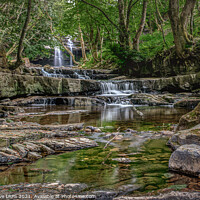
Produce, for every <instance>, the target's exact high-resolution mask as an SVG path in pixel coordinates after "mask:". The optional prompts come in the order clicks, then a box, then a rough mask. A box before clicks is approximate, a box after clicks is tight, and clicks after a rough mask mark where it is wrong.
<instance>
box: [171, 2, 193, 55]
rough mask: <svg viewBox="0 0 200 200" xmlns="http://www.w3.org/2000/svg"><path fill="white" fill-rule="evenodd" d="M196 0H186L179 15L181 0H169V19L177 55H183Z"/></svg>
mask: <svg viewBox="0 0 200 200" xmlns="http://www.w3.org/2000/svg"><path fill="white" fill-rule="evenodd" d="M195 2H196V0H186V3H185V6H184V8H183V11H182V13H181V17H179V0H169V19H170V22H171V28H172V32H173V36H174V43H175V49H176V53H177V55H178V56H179V57H180V58H181V57H183V52H184V50H185V46H186V44H187V43H188V42H189V41H188V33H187V25H188V18H189V16H190V14H191V12H192V11H193V9H194V5H195Z"/></svg>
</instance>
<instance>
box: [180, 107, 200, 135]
mask: <svg viewBox="0 0 200 200" xmlns="http://www.w3.org/2000/svg"><path fill="white" fill-rule="evenodd" d="M199 123H200V103H199V104H198V106H197V107H196V108H195V109H194V110H193V111H191V112H189V113H187V114H185V115H183V116H182V117H181V119H180V121H179V124H178V127H177V131H179V130H184V129H189V128H191V127H193V126H195V125H197V124H199Z"/></svg>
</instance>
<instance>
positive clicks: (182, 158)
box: [169, 144, 200, 176]
mask: <svg viewBox="0 0 200 200" xmlns="http://www.w3.org/2000/svg"><path fill="white" fill-rule="evenodd" d="M169 169H170V170H173V171H178V172H181V173H184V174H188V175H193V176H199V175H200V146H199V145H195V144H189V145H182V146H180V147H179V148H178V149H176V151H174V152H173V153H172V155H171V157H170V159H169Z"/></svg>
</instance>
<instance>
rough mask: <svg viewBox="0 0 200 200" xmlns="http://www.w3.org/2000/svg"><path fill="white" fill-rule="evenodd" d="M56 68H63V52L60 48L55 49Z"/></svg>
mask: <svg viewBox="0 0 200 200" xmlns="http://www.w3.org/2000/svg"><path fill="white" fill-rule="evenodd" d="M54 51H55V53H54V66H55V67H62V66H63V57H62V51H61V50H60V48H59V47H55V48H54Z"/></svg>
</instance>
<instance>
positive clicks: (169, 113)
mask: <svg viewBox="0 0 200 200" xmlns="http://www.w3.org/2000/svg"><path fill="white" fill-rule="evenodd" d="M137 109H139V110H140V111H141V112H143V113H144V117H143V118H141V117H140V116H139V115H138V114H137V113H136V112H135V111H134V110H133V108H132V107H131V106H122V105H107V106H99V107H97V106H87V107H75V108H74V107H67V106H50V107H45V108H43V109H41V108H34V107H32V108H26V112H30V113H37V112H43V113H48V112H53V111H70V112H71V113H68V114H63V113H60V114H58V113H56V114H50V115H45V116H44V115H43V116H42V115H41V116H35V117H34V116H29V117H24V118H23V119H22V121H29V122H37V123H39V124H41V125H45V124H68V123H69V124H72V123H85V125H86V126H87V125H90V126H100V127H102V126H114V127H115V128H118V127H119V126H120V127H123V128H124V129H125V128H132V129H133V128H134V129H137V128H138V127H141V126H142V124H144V123H145V122H148V123H156V124H162V123H177V122H178V121H179V119H180V117H181V116H182V115H183V114H185V113H187V112H188V110H186V109H178V108H176V109H175V108H170V107H138V108H137ZM74 110H76V112H73V111H74ZM81 110H85V112H81ZM77 111H80V112H77Z"/></svg>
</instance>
